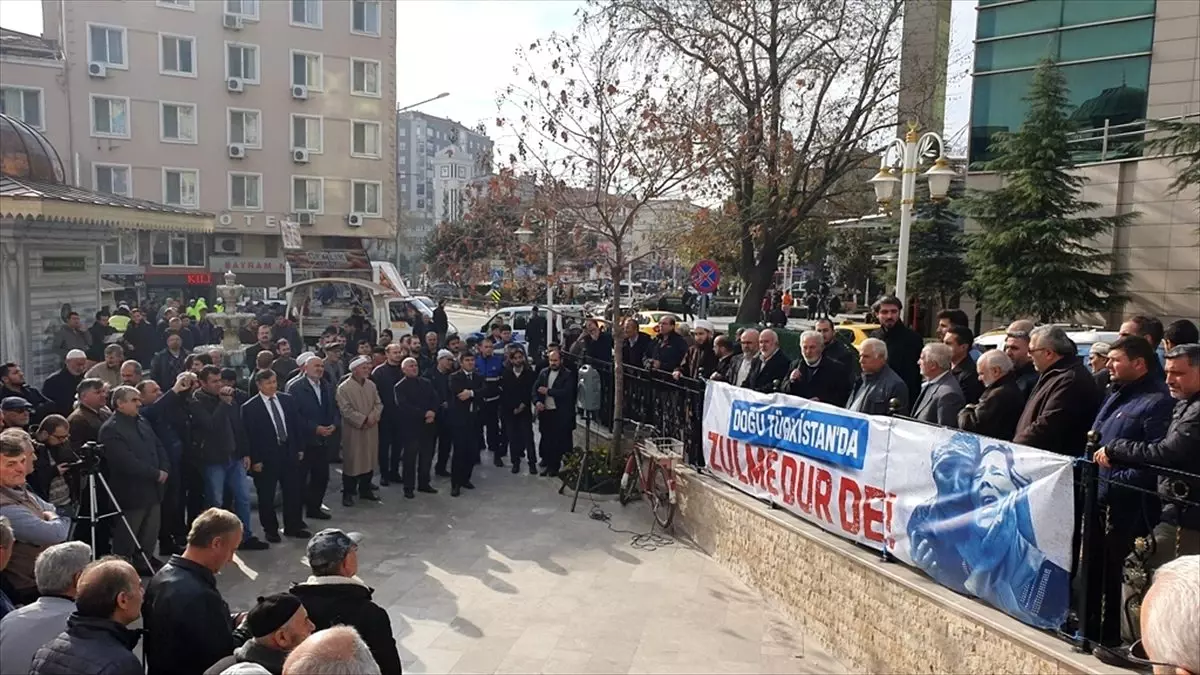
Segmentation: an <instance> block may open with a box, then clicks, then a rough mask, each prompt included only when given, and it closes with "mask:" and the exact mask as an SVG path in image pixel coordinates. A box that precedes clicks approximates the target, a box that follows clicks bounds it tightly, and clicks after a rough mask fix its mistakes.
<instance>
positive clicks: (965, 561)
mask: <svg viewBox="0 0 1200 675" xmlns="http://www.w3.org/2000/svg"><path fill="white" fill-rule="evenodd" d="M985 440H986V441H988V442H989V443H990V444H989V445H987V447H982V448H981V445H980V442H979V441H980V437H979V436H975V435H974V434H968V433H957V434H955V435H954V436H953V437H951V438H950V440H949V441H947V442H946V443H945V444H943V445H941V446H939V447H936V448H934V449H933V453H932V457H931V462H930V464H931V473H932V474H933V476H932V477H933V483H934V487H935V489H936V494H935V495H934V496H933V497H931V498H929V499H928V500H926V501H925V502H924V503H922V504H921V505H919V506H917V507H916V508H915V509H913V513H912V516H910V517H909V520H908V528H907V530H908V532H907V533H908V539H909V557H910V558H912V560H913V562H914V563H915V564H916V565H917V567H919V568H921V569H922V570H924V571H925V573H926V574H928V575H929V576H931V577H933V578H934V580H935V581H937V582H938V583H941V584H942V585H944V586H947V587H949V588H952V589H954V590H956V591H958V592H960V593H967V594H970V595H974V596H975V597H978V598H981V599H983V600H986V601H987V602H990V603H991V604H992V605H994V606H996V607H998V608H999V609H1002V610H1004V611H1005V612H1007V613H1008V614H1009V615H1011V616H1013V617H1015V618H1017V619H1019V620H1021V621H1023V622H1025V623H1027V624H1029V625H1032V626H1037V627H1039V628H1051V629H1052V628H1057V627H1059V626H1060V625H1062V623H1063V621H1065V620H1066V617H1067V611H1068V608H1069V604H1070V575H1069V573H1068V572H1067V570H1065V569H1063V568H1061V567H1059V566H1058V565H1056V564H1054V563H1053V562H1051V561H1050V560H1049V559H1048V558H1047V557H1046V555H1045V554H1044V553H1043V552H1042V551H1041V549H1039V548H1038V540H1037V532H1036V531H1035V530H1034V526H1033V518H1032V516H1031V515H1030V509H1029V489H1030V485H1031V483H1032V482H1031V481H1030V480H1029V479H1028V478H1026V477H1025V476H1023V475H1022V474H1021V473H1020V472H1018V471H1017V469H1016V468H1015V466H1014V459H1013V451H1012V448H1011V447H1009V446H1008V445H1005V444H1003V443H1000V442H999V441H991V440H990V439H985Z"/></svg>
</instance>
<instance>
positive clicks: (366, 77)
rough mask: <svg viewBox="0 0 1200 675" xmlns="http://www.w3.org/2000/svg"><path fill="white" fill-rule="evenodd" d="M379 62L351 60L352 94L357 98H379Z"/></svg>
mask: <svg viewBox="0 0 1200 675" xmlns="http://www.w3.org/2000/svg"><path fill="white" fill-rule="evenodd" d="M380 69H381V66H380V64H379V62H378V61H367V60H364V59H350V93H352V94H354V95H355V96H374V97H379V95H380V94H379V71H380Z"/></svg>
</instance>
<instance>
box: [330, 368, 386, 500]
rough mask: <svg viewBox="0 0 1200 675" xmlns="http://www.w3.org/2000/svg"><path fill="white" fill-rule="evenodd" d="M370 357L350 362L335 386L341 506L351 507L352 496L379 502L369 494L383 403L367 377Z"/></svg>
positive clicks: (375, 464) (374, 496) (377, 453)
mask: <svg viewBox="0 0 1200 675" xmlns="http://www.w3.org/2000/svg"><path fill="white" fill-rule="evenodd" d="M370 374H371V357H369V356H359V357H358V358H356V359H354V360H353V361H351V362H350V377H348V378H346V380H345V381H344V382H342V383H341V384H339V385H338V388H337V395H336V399H337V405H338V409H339V410H341V412H342V419H343V420H344V421H345V426H344V427H343V428H342V506H354V495H355V493H357V494H358V496H359V497H360V498H361V499H365V500H366V501H369V502H377V501H379V497H378V496H377V495H376V494H375V492H374V491H373V490H371V476H372V475H373V474H374V473H375V469H376V468H378V467H379V432H378V427H379V420H380V419H382V417H383V401H382V400H380V398H379V389H378V388H376V386H375V383H374V382H372V381H371V378H370V377H369V376H370Z"/></svg>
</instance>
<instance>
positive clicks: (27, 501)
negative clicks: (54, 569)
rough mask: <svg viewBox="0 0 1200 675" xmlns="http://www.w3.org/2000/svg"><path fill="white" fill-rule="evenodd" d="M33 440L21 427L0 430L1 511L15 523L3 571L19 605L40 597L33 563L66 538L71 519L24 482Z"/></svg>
mask: <svg viewBox="0 0 1200 675" xmlns="http://www.w3.org/2000/svg"><path fill="white" fill-rule="evenodd" d="M32 454H33V441H32V439H30V437H29V434H27V433H25V432H24V431H21V430H20V429H6V430H4V431H3V432H0V515H3V516H5V517H7V518H8V520H9V522H10V523H11V524H12V530H13V535H14V536H15V537H16V543H15V544H14V545H13V551H12V559H11V560H10V561H9V563H8V567H6V568H5V569H4V571H3V572H2V573H0V579H3V582H4V590H5V592H6V594H7V595H8V596H9V598H10V599H11V600H12V601H13V602H14V603H15V604H18V605H22V604H26V603H29V602H33V601H34V600H35V599H37V597H38V591H37V582H36V580H35V578H34V574H33V564H34V561H35V560H37V557H38V554H39V553H41V552H42V551H44V550H46V549H47V548H49V547H50V546H53V545H54V544H61V543H62V542H64V541H66V540H67V534H68V532H69V530H70V528H71V521H70V519H68V518H64V517H61V516H59V515H58V513H57V512H56V511H55V510H54V505H53V504H51V503H49V502H47V501H45V500H43V499H42V498H41V497H38V496H37V495H36V494H34V493H33V491H32V490H30V489H29V486H28V485H26V483H25V474H26V472H27V470H28V469H29V467H28V466H27V463H28V461H29V459H28V457H27V455H32Z"/></svg>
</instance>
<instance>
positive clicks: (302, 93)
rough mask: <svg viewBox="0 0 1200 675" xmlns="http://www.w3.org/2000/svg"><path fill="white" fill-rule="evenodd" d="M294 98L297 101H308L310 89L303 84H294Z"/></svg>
mask: <svg viewBox="0 0 1200 675" xmlns="http://www.w3.org/2000/svg"><path fill="white" fill-rule="evenodd" d="M292 98H294V99H296V100H297V101H306V100H308V87H306V86H304V85H303V84H293V85H292Z"/></svg>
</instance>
